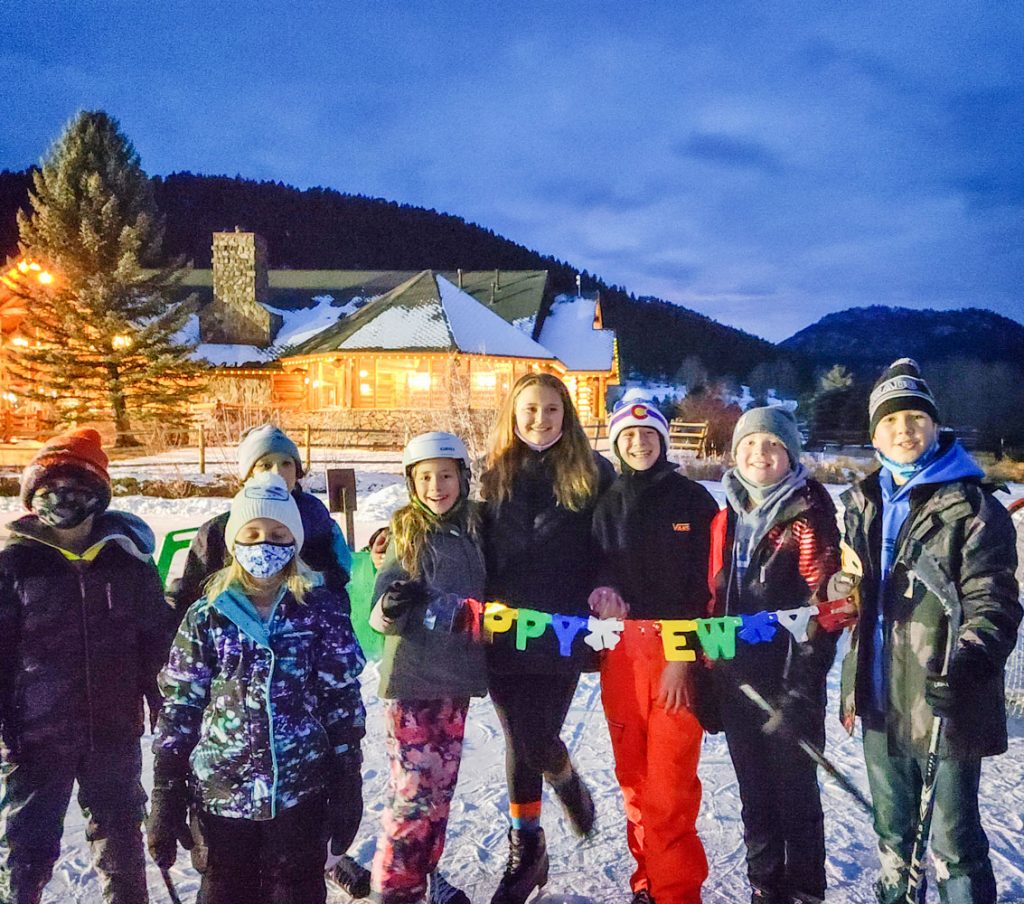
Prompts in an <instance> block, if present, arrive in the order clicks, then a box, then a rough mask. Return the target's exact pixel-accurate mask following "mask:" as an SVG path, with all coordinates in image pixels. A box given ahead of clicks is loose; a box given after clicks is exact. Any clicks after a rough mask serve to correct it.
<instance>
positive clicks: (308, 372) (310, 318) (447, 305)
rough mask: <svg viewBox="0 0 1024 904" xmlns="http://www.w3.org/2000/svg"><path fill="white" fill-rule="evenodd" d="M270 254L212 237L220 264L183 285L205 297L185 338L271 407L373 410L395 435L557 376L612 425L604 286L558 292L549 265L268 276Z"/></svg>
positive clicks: (235, 235)
mask: <svg viewBox="0 0 1024 904" xmlns="http://www.w3.org/2000/svg"><path fill="white" fill-rule="evenodd" d="M266 260H267V255H266V246H265V243H264V242H263V240H262V239H261V238H260V237H259V236H257V235H255V234H254V233H247V232H238V231H236V232H221V233H214V236H213V268H212V270H193V271H191V272H190V273H189V274H188V275H187V277H186V279H185V281H184V283H183V288H185V289H187V290H189V291H192V292H196V293H197V294H198V295H199V297H200V309H199V314H198V315H197V316H196V317H194V318H193V322H192V323H191V324H190V326H189V328H188V331H187V335H186V338H188V339H190V340H191V341H195V342H197V343H198V345H197V352H196V353H197V355H198V356H199V357H201V358H202V359H204V360H206V361H207V362H209V363H210V364H211V365H212V366H213V367H215V368H216V373H217V374H218V375H219V376H220V377H222V378H228V379H229V380H231V381H233V382H235V383H238V384H240V383H243V382H245V381H257V382H259V383H260V384H262V386H263V387H264V391H265V394H266V396H267V400H268V402H269V404H271V405H272V406H273V407H275V408H278V409H282V410H285V411H291V412H296V413H298V412H303V413H313V412H324V413H327V412H330V413H331V414H332V415H333V416H334V419H335V420H339V419H340V420H339V422H341V423H345V424H349V423H351V424H353V425H355V424H365V422H366V418H367V415H369V413H370V412H374V413H375V414H376V416H377V424H376V425H379V426H381V427H382V428H385V429H387V428H393V427H394V426H396V425H398V424H399V423H403V422H408V420H409V416H410V413H422V412H429V411H443V410H448V409H451V408H453V407H463V408H469V409H475V410H481V411H485V410H490V411H493V409H494V408H496V407H497V406H498V405H499V404H500V402H501V399H502V398H504V396H505V394H506V393H507V392H508V389H509V388H510V387H511V385H512V383H513V382H514V381H515V380H516V379H517V378H518V377H519V376H521V375H522V374H524V373H528V372H530V371H548V372H551V373H555V374H557V375H558V376H559V377H561V378H562V379H563V380H564V381H565V383H566V385H567V386H568V387H569V390H570V393H571V394H572V396H573V399H574V402H575V403H576V404H577V406H578V408H579V410H580V414H581V417H582V419H583V420H584V421H585V422H587V423H601V422H603V421H604V420H605V416H606V413H605V404H604V399H605V393H606V390H607V388H608V386H609V385H615V384H617V383H618V379H619V366H618V355H617V350H616V344H615V336H614V333H612V332H611V331H609V330H605V329H604V328H603V325H602V322H601V304H600V298H599V297H598V296H597V295H596V294H593V295H582V296H577V295H572V296H565V295H559V296H555V297H552V295H551V293H550V290H549V287H548V280H547V272H546V271H544V270H528V271H498V270H493V271H490V270H489V271H461V270H460V271H455V272H436V271H433V270H424V271H422V272H419V273H411V272H408V271H355V270H270V269H268V268H267V266H266ZM389 412H390V413H391V416H387V414H386V413H389ZM403 413H404V414H403ZM414 419H415V418H414Z"/></svg>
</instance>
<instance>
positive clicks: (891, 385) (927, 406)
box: [868, 358, 939, 437]
mask: <svg viewBox="0 0 1024 904" xmlns="http://www.w3.org/2000/svg"><path fill="white" fill-rule="evenodd" d="M897 411H923V412H924V413H925V414H927V415H930V416H931V419H932V420H933V421H935V422H936V423H938V420H939V409H938V406H937V405H936V404H935V396H933V395H932V391H931V389H929V388H928V384H927V383H925V381H924V377H922V376H921V368H920V366H919V365H918V363H917V362H916V361H915V360H914V359H913V358H900V359H899V360H897V361H893V362H892V364H890V365H889V366H888V367H887V368H886V369H885V371H884V372H883V373H882V376H880V377H879V378H878V380H877V381H876V382H875V385H874V387H873V388H872V390H871V398H870V399H869V400H868V416H869V419H870V425H871V427H870V431H869V435H870V436H872V437H873V436H874V435H875V428H876V427H877V426H878V422H879V421H881V420H882V418H884V417H888V416H889V415H890V414H894V413H895V412H897Z"/></svg>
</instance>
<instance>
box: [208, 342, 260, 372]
mask: <svg viewBox="0 0 1024 904" xmlns="http://www.w3.org/2000/svg"><path fill="white" fill-rule="evenodd" d="M276 357H277V356H276V355H275V354H274V352H273V349H269V348H260V347H259V346H258V345H240V344H234V343H232V344H230V345H228V344H225V345H221V344H219V343H213V342H201V343H200V344H199V345H197V346H196V350H195V351H194V352H193V353H192V358H193V359H194V360H196V361H205V362H206V363H207V364H211V365H213V366H214V367H249V366H252V365H255V364H269V363H270V362H271V361H273V360H274V359H275V358H276Z"/></svg>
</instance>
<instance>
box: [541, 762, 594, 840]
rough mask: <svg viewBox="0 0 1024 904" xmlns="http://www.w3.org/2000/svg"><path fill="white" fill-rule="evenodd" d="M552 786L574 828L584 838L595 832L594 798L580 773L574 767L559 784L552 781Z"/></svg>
mask: <svg viewBox="0 0 1024 904" xmlns="http://www.w3.org/2000/svg"><path fill="white" fill-rule="evenodd" d="M551 787H552V788H553V789H554V792H555V794H556V795H557V797H558V800H559V802H560V803H561V804H562V809H564V810H565V815H566V817H567V818H568V820H569V825H570V826H572V830H573V831H574V832H575V833H576V834H577V835H579V836H581V837H584V838H585V837H586V836H588V835H589V834H590V833H591V832H593V831H594V818H595V813H594V800H593V798H592V797H591V796H590V791H588V790H587V786H586V785H584V784H583V781H582V779H580V776H579V773H578V772H577V771H576V770H575V769H573V770H572V772H571V773H570V774H569V777H568V778H567V779H566V780H565V781H564V782H560V783H559V784H557V785H556V784H554V783H552V785H551Z"/></svg>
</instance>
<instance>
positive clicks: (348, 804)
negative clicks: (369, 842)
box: [327, 754, 363, 857]
mask: <svg viewBox="0 0 1024 904" xmlns="http://www.w3.org/2000/svg"><path fill="white" fill-rule="evenodd" d="M359 765H360V763H359V756H358V755H354V756H353V755H351V754H349V755H345V756H343V757H341V758H340V761H339V762H338V763H336V764H335V767H334V769H333V770H332V775H331V784H330V788H328V802H327V814H328V815H327V827H328V830H329V832H330V835H331V853H332V854H334V856H336V857H337V856H339V855H341V854H344V853H345V851H347V850H348V849H349V845H351V844H352V841H353V840H354V839H355V837H356V832H358V831H359V822H360V820H361V819H362V818H363V774H362V772H361V771H360V769H359Z"/></svg>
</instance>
